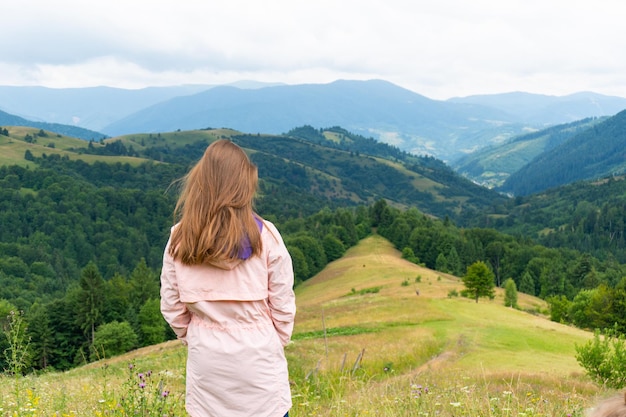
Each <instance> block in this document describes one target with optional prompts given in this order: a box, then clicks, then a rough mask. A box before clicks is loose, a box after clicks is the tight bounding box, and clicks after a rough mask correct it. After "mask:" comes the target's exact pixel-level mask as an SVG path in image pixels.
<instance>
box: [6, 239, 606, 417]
mask: <svg viewBox="0 0 626 417" xmlns="http://www.w3.org/2000/svg"><path fill="white" fill-rule="evenodd" d="M462 288H463V285H462V283H461V282H460V280H459V279H458V278H456V277H453V276H449V275H446V274H441V273H437V272H435V271H431V270H428V269H425V268H422V267H420V266H417V265H414V264H411V263H409V262H407V261H405V260H402V259H401V258H400V254H399V253H398V252H397V251H396V250H395V249H393V248H392V247H391V245H390V244H389V243H388V242H387V241H386V240H384V239H382V238H380V237H379V236H371V237H368V238H366V239H364V240H363V241H362V242H360V243H359V245H357V246H356V247H354V248H352V249H351V250H349V251H348V252H347V254H346V255H345V256H344V257H343V258H342V259H340V260H337V261H335V262H333V263H331V264H330V265H328V267H327V268H326V269H325V270H324V271H322V272H321V273H320V274H318V275H317V276H315V277H314V278H312V279H311V280H309V281H307V282H305V283H304V284H303V285H301V286H299V287H298V288H297V290H296V295H297V304H298V314H297V320H296V326H295V332H294V337H293V342H292V344H290V345H289V346H288V347H287V348H286V352H287V357H288V360H289V365H290V374H291V382H292V394H293V401H294V406H293V408H292V410H291V411H290V416H294V417H304V416H307V417H308V416H329V417H331V416H332V417H335V416H390V417H391V416H540V415H541V416H582V415H583V414H584V410H585V409H586V408H588V407H590V406H592V405H593V404H594V403H595V402H596V401H597V400H598V399H599V398H601V397H603V396H605V395H608V394H610V393H609V392H608V391H606V390H604V389H602V388H600V387H598V386H596V385H594V384H593V383H591V382H590V380H589V379H588V378H587V377H586V375H585V374H584V372H583V369H582V368H581V367H580V366H579V365H578V364H577V362H576V360H575V357H574V355H575V345H576V344H582V343H585V342H586V341H587V340H589V339H590V338H591V337H592V335H591V334H590V333H588V332H585V331H582V330H578V329H575V328H572V327H568V326H564V325H561V324H558V323H554V322H551V321H549V320H548V319H547V318H546V317H545V316H544V315H543V314H542V313H544V312H545V310H546V305H545V303H544V302H543V301H541V300H539V299H536V298H534V297H529V296H526V295H524V294H519V304H520V310H516V309H511V308H506V307H504V303H503V294H502V292H501V291H500V290H498V292H497V296H496V298H495V299H494V300H488V299H480V300H479V302H478V303H476V302H474V301H473V300H468V299H466V298H462V297H456V296H451V294H454V292H455V291H456V292H460V290H461V289H462ZM418 292H419V295H418ZM185 358H186V354H185V351H184V349H183V347H182V346H180V344H178V343H177V342H175V341H172V342H168V343H164V344H161V345H157V346H152V347H149V348H144V349H141V350H137V351H134V352H131V353H129V354H127V355H124V356H121V357H117V358H112V359H107V360H103V361H100V362H97V363H93V364H90V365H88V366H85V367H81V368H78V369H74V370H72V371H69V372H64V373H47V374H43V375H39V376H29V377H26V378H19V379H17V380H15V379H11V378H9V377H3V378H1V379H0V404H1V405H2V410H3V411H1V412H0V415H5V416H13V415H33V416H34V415H37V416H90V415H126V414H122V413H120V408H119V407H118V403H119V402H120V399H121V398H126V399H128V398H129V397H132V398H134V399H136V400H137V402H138V404H140V403H141V401H143V403H142V404H144V405H146V404H152V405H150V407H152V409H154V408H155V407H164V406H165V405H167V407H171V410H170V413H171V414H170V415H184V413H183V411H182V410H183V408H182V407H183V394H184V365H185ZM129 364H132V366H133V369H129ZM148 371H149V372H150V375H151V378H152V379H151V381H149V382H150V383H151V384H152V385H148V387H146V389H144V390H143V391H141V390H137V388H136V387H137V383H138V381H137V378H138V377H137V373H138V372H141V373H144V374H145V373H146V372H148ZM161 382H162V384H163V385H161V386H159V384H160V383H161ZM148 388H149V389H148ZM164 391H167V398H165V397H163V392H164ZM18 408H19V409H21V410H22V411H21V412H20V413H18V414H15V410H16V409H18ZM140 415H157V414H156V413H154V414H151V413H143V414H140Z"/></svg>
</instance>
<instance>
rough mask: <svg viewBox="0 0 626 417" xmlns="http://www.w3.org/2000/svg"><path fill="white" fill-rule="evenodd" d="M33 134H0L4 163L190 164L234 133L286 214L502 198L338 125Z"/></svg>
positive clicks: (429, 209) (456, 209)
mask: <svg viewBox="0 0 626 417" xmlns="http://www.w3.org/2000/svg"><path fill="white" fill-rule="evenodd" d="M28 132H30V134H31V135H34V136H36V134H37V130H34V129H31V130H28V128H9V137H5V136H0V148H2V150H3V155H6V156H5V157H4V160H0V163H5V164H19V165H32V162H31V161H29V160H26V159H24V155H25V153H26V151H29V152H30V154H31V155H32V156H34V157H40V156H41V155H43V154H47V155H50V154H55V155H58V156H59V157H61V158H63V157H67V158H68V159H70V160H77V159H80V160H84V161H86V162H93V161H95V160H98V159H101V160H103V161H111V162H114V163H115V162H122V163H123V162H128V163H130V164H131V165H138V164H140V163H142V162H149V161H157V162H166V163H171V164H174V165H177V166H180V165H182V166H187V165H188V164H191V163H193V162H194V161H196V160H197V159H199V158H200V156H201V155H202V153H203V152H204V149H205V148H206V146H207V145H208V143H209V142H210V141H213V140H215V139H217V138H230V139H232V140H233V141H234V142H236V143H238V144H239V145H240V146H242V147H244V148H245V149H247V150H248V151H249V152H250V153H251V158H252V160H253V161H254V162H255V163H256V164H257V165H258V166H259V174H260V178H261V180H262V184H261V185H262V189H261V191H262V194H263V195H265V196H268V197H267V198H265V197H263V198H261V200H260V204H280V205H281V208H280V210H275V211H276V212H282V213H285V215H286V214H288V213H298V212H302V211H303V210H304V211H305V213H309V214H310V213H312V212H315V211H317V210H319V209H321V208H323V207H324V206H329V207H337V206H341V205H352V206H353V205H358V204H366V205H367V204H371V203H373V202H374V201H376V200H378V199H381V198H384V199H387V200H388V201H389V202H390V203H392V204H393V205H396V206H398V207H411V206H413V207H417V208H419V209H420V210H422V211H424V212H425V213H429V214H431V215H433V216H438V217H442V218H443V217H446V216H448V217H449V218H451V219H454V220H458V221H461V219H462V218H463V217H464V216H466V213H469V212H475V211H482V210H484V209H485V207H489V206H490V205H491V204H494V202H497V201H503V200H505V197H503V196H501V195H499V194H498V193H496V192H494V191H491V190H487V189H485V188H484V187H480V186H478V185H476V184H474V183H472V182H471V181H469V180H467V179H465V178H463V177H461V176H460V175H458V174H456V173H454V171H452V170H451V169H450V168H448V167H447V166H446V165H444V164H443V163H442V162H441V161H438V160H436V159H434V158H428V157H417V156H414V155H410V154H408V153H406V152H402V151H400V150H398V149H397V148H393V147H391V146H389V145H386V144H381V143H378V142H376V141H374V140H372V139H366V138H364V137H361V136H359V135H354V134H351V133H350V132H348V131H346V130H344V129H340V128H333V129H328V130H321V131H320V130H316V129H313V128H311V127H304V128H300V129H294V130H293V131H292V132H291V134H288V135H267V134H263V135H260V134H259V135H256V134H255V135H251V134H244V133H241V132H238V131H233V130H227V129H213V130H198V131H180V132H170V133H163V134H156V135H154V134H136V135H126V136H121V137H116V138H110V139H107V140H105V141H103V142H102V143H91V144H89V143H87V142H85V141H79V140H74V141H72V140H71V139H70V138H58V137H56V136H54V135H49V136H48V137H45V138H40V139H38V140H37V141H35V143H28V142H26V141H24V137H25V135H26V134H28ZM173 179H174V178H172V180H173ZM277 195H278V196H287V195H289V196H291V197H290V198H286V197H285V198H282V199H281V198H279V197H276V196H277ZM269 196H274V197H271V198H270V197H269ZM277 200H280V202H278V201H277Z"/></svg>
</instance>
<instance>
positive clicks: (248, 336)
mask: <svg viewBox="0 0 626 417" xmlns="http://www.w3.org/2000/svg"><path fill="white" fill-rule="evenodd" d="M257 182H258V173H257V168H256V166H255V165H253V164H252V163H251V162H250V160H249V159H248V156H247V155H246V154H245V152H244V151H243V150H242V149H241V148H240V147H238V146H237V145H235V144H234V143H232V142H230V141H228V140H218V141H216V142H214V143H212V144H211V145H210V146H209V147H208V148H207V150H206V151H205V153H204V156H203V157H202V158H201V159H200V161H199V162H198V163H197V164H196V165H195V166H194V167H193V168H192V169H191V170H190V172H189V173H188V174H187V176H186V177H185V178H184V179H183V187H182V190H181V195H180V198H179V200H178V203H177V205H176V209H175V211H174V212H175V217H176V218H177V219H179V220H178V223H177V224H176V225H174V227H172V229H171V233H170V238H169V241H168V242H167V245H166V248H165V253H164V255H163V269H162V272H161V312H162V313H163V317H165V320H166V321H167V322H168V323H169V325H170V326H171V328H172V329H173V330H174V332H175V333H176V335H177V336H178V338H179V339H180V340H182V342H183V343H184V344H186V345H187V352H188V357H187V381H186V385H187V389H186V390H187V394H186V409H187V412H188V413H189V414H190V415H191V416H193V417H209V416H210V417H238V416H240V417H251V416H254V417H264V416H266V417H283V416H287V415H288V410H289V409H290V408H291V392H290V388H289V377H288V371H287V361H286V359H285V354H284V349H283V348H284V346H285V345H286V344H287V343H288V342H289V339H290V337H291V332H292V330H293V323H294V318H295V310H296V306H295V296H294V292H293V267H292V263H291V257H290V256H289V253H288V252H287V249H286V247H285V244H284V243H283V240H282V238H281V236H280V234H279V232H278V230H277V229H276V227H275V226H274V225H273V224H272V223H270V222H268V221H267V220H263V219H261V218H260V217H259V216H258V215H257V214H256V213H254V211H253V208H252V203H253V198H254V195H255V193H256V188H257ZM286 413H287V414H286Z"/></svg>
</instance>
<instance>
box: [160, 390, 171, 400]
mask: <svg viewBox="0 0 626 417" xmlns="http://www.w3.org/2000/svg"><path fill="white" fill-rule="evenodd" d="M168 395H170V392H169V391H163V392H162V393H161V396H162V397H163V398H165V397H167V396H168Z"/></svg>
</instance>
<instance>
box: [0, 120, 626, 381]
mask: <svg viewBox="0 0 626 417" xmlns="http://www.w3.org/2000/svg"><path fill="white" fill-rule="evenodd" d="M292 133H296V132H292ZM335 133H336V134H337V135H339V136H338V137H341V135H342V134H343V132H342V131H341V129H336V131H335ZM299 134H300V135H301V136H305V135H308V136H309V140H313V139H314V140H318V141H319V143H320V145H321V144H323V143H324V142H323V141H322V139H321V138H320V137H319V136H316V135H317V133H316V132H315V131H311V130H310V129H304V134H303V131H300V133H299ZM316 138H317V139H316ZM346 138H348V137H347V136H345V137H344V140H343V141H342V140H338V141H337V142H335V147H344V148H345V150H349V151H350V152H352V153H353V156H352V158H354V161H353V162H352V163H351V164H348V165H346V166H345V167H344V171H343V172H341V171H339V168H337V165H333V164H330V165H329V168H328V169H329V170H337V171H336V172H335V175H336V178H341V181H345V182H353V183H358V182H359V181H360V180H361V185H360V186H361V188H359V187H355V188H353V189H354V190H357V191H358V190H359V189H362V190H363V193H366V194H367V196H368V198H370V200H371V199H372V196H374V197H376V196H378V197H376V199H375V200H373V201H372V202H371V203H363V201H362V200H356V201H355V200H353V199H351V198H348V196H347V195H346V197H345V198H338V197H337V195H334V194H332V193H327V194H324V193H320V192H317V193H315V192H312V191H311V192H306V190H310V189H313V188H316V187H320V184H321V186H325V187H327V189H331V188H332V187H333V181H334V180H330V179H324V178H322V177H323V176H321V175H320V174H319V172H317V173H316V172H312V171H311V170H310V169H307V168H305V167H303V165H302V164H299V163H296V162H295V161H298V160H299V159H305V158H310V157H311V156H310V155H305V154H299V152H300V150H299V149H297V148H294V147H293V146H292V147H289V143H290V142H288V140H287V139H285V142H284V144H282V145H281V144H280V143H279V142H273V144H274V145H275V146H277V147H280V146H282V147H284V151H283V153H282V154H281V155H282V156H281V157H280V158H279V157H276V156H272V154H270V153H269V152H258V151H257V152H254V153H252V154H251V158H252V159H253V161H254V162H255V163H257V164H258V165H259V171H260V176H261V179H260V186H259V196H258V200H257V202H256V210H257V211H258V213H259V214H260V215H261V216H263V217H265V218H266V219H268V220H270V221H272V222H274V223H275V224H276V225H277V227H278V228H279V230H280V231H281V233H282V234H283V236H284V239H285V242H286V244H287V247H288V249H289V252H290V254H291V256H292V258H293V261H294V269H295V274H296V285H297V284H299V283H301V282H303V281H305V280H307V279H309V278H310V277H312V276H313V275H315V274H316V273H317V272H319V271H320V270H322V269H323V268H324V266H325V265H326V264H327V263H328V262H331V261H333V260H335V259H337V258H339V257H341V256H342V255H343V254H344V253H345V251H346V250H347V249H348V248H350V247H351V246H352V245H354V244H356V243H357V242H358V241H359V239H362V238H363V237H365V236H367V235H368V234H370V233H378V234H380V235H381V236H383V237H385V238H387V239H388V240H389V241H391V242H392V243H393V244H394V246H395V247H396V248H397V249H398V250H400V251H401V252H402V255H403V257H405V258H406V259H408V260H410V261H412V262H415V263H420V264H423V265H425V266H427V267H429V268H432V269H435V270H438V271H441V272H444V273H451V274H454V275H457V276H459V277H461V276H463V275H464V273H465V271H466V270H467V267H468V266H470V265H471V264H473V263H475V262H476V261H483V262H484V263H485V264H486V265H488V266H489V268H491V270H492V271H493V273H494V276H495V281H496V282H495V284H496V285H497V286H502V285H503V283H504V282H505V281H506V280H507V279H508V278H511V279H512V280H513V281H514V282H515V283H516V285H517V289H518V290H519V291H521V292H525V293H528V294H532V295H536V296H538V297H541V298H543V299H545V300H547V301H548V303H549V305H550V311H549V314H550V315H551V318H552V319H553V320H556V321H562V322H568V323H573V324H575V325H577V326H580V327H583V328H589V329H594V328H606V327H617V328H618V329H619V331H621V332H624V331H626V302H625V301H624V300H626V294H625V291H626V289H625V287H626V279H625V277H626V274H625V269H624V268H625V267H624V260H623V259H621V258H620V255H619V254H620V253H621V252H623V250H622V249H623V246H620V245H622V244H623V240H624V237H623V232H624V219H625V218H626V212H625V210H626V205H625V204H621V205H616V204H615V203H616V202H618V201H621V200H619V199H620V198H621V197H617V196H616V195H615V194H614V192H615V191H616V189H615V188H611V187H623V184H624V183H626V181H617V180H612V181H607V182H605V183H602V184H593V185H583V184H577V185H573V186H572V187H573V188H572V189H570V190H569V192H567V189H565V190H564V191H561V192H562V194H560V195H557V194H554V195H547V197H546V196H544V197H542V198H540V197H533V196H530V197H524V198H519V199H511V200H510V201H506V200H505V199H502V200H501V201H500V202H498V203H497V204H490V205H489V204H486V203H485V204H484V205H483V207H484V208H485V209H484V210H482V211H481V210H478V209H476V210H474V211H473V212H471V213H473V215H471V216H470V215H469V214H466V215H465V217H463V216H459V217H457V218H456V220H454V217H453V216H454V211H449V213H450V214H451V216H447V215H443V216H439V217H435V216H433V215H432V213H429V212H427V211H424V210H422V209H418V208H416V207H414V206H411V205H401V204H397V203H393V204H391V203H390V202H389V200H388V199H386V198H381V197H380V196H381V195H385V194H386V193H387V194H393V193H396V194H400V196H401V195H402V192H403V191H406V189H407V187H406V186H404V187H402V186H401V185H398V184H395V183H394V181H395V180H398V178H399V177H397V176H396V175H397V174H396V173H393V175H392V173H391V171H390V172H389V175H388V176H389V177H390V178H387V179H384V180H382V181H381V182H377V183H375V185H376V186H377V187H383V188H384V187H389V189H383V190H382V191H381V192H380V193H378V194H376V193H373V191H372V190H373V189H375V188H370V187H369V186H368V187H363V184H364V183H365V184H367V182H364V181H371V180H368V178H369V176H368V175H367V174H366V173H364V172H363V171H362V170H360V168H359V167H360V166H361V165H360V163H362V160H366V161H367V160H369V159H370V158H371V156H367V154H366V152H365V151H363V149H361V148H359V147H358V145H357V144H355V143H354V142H350V141H347V140H346ZM300 139H301V140H304V139H302V138H300ZM236 140H238V143H240V144H242V146H245V145H246V143H247V142H246V141H252V140H253V138H252V136H236ZM122 145H123V144H120V145H110V146H109V147H108V148H107V147H98V146H94V144H90V146H89V147H85V149H86V150H85V152H87V153H89V152H91V153H98V152H101V153H109V154H115V153H116V152H117V153H129V146H126V145H124V146H122ZM370 145H371V146H372V147H374V148H375V147H376V145H375V144H370ZM255 146H257V149H258V148H259V146H261V145H259V144H257V145H255ZM205 147H206V142H204V143H200V142H194V143H192V144H189V145H186V146H184V147H182V146H181V147H180V148H171V147H168V146H167V145H166V144H163V146H162V147H160V148H159V147H154V148H151V147H145V148H142V147H141V145H138V146H137V148H136V149H133V150H132V152H137V153H138V154H139V153H143V154H144V155H147V154H150V153H152V154H153V155H154V156H155V158H156V159H155V160H153V161H147V162H143V163H139V164H135V165H130V164H128V163H119V162H116V163H106V162H103V161H96V162H93V163H87V162H84V161H82V160H80V159H70V158H68V157H64V156H59V155H57V154H50V155H45V154H43V155H41V156H35V155H34V154H33V153H30V154H25V155H24V156H25V157H28V158H29V160H30V161H31V162H34V163H35V164H36V165H35V168H31V167H28V166H27V167H24V166H20V165H4V166H1V167H0V224H2V228H1V229H0V321H3V325H6V323H7V320H8V318H7V317H8V316H9V315H10V314H11V312H19V313H18V314H22V315H23V317H24V320H25V322H26V323H27V325H28V326H27V330H26V332H27V336H28V338H29V340H30V345H29V346H30V361H29V370H31V371H36V370H41V369H57V370H64V369H69V368H72V367H75V366H78V365H80V364H83V363H85V362H89V361H92V360H95V359H97V358H100V357H103V356H107V357H108V356H111V355H114V354H118V353H122V352H125V351H128V350H130V349H133V348H136V347H139V346H147V345H151V344H155V343H159V342H162V341H165V340H167V339H170V338H172V337H173V334H172V333H171V332H170V331H169V329H168V327H167V326H166V325H165V322H164V321H163V319H162V318H161V316H160V312H159V306H158V298H159V272H160V265H161V261H162V255H163V253H162V251H163V248H164V245H165V242H166V240H167V237H168V233H169V228H170V227H171V226H172V224H173V222H174V219H173V214H172V212H173V208H174V204H175V200H176V197H177V189H176V180H177V179H179V178H180V177H182V176H183V175H184V174H185V172H186V170H187V169H188V167H189V164H190V163H192V162H193V161H194V160H196V159H197V158H198V157H199V154H200V152H202V151H203V150H204V148H205ZM349 148H351V149H349ZM325 149H326V148H325V147H323V146H322V147H321V149H319V150H317V151H316V154H315V156H317V157H320V158H321V157H324V156H325V155H326V156H327V157H328V158H329V159H332V158H333V155H332V154H330V153H328V154H326V153H325V152H326V151H325ZM385 149H386V148H385ZM268 151H269V150H268ZM369 152H373V151H372V149H370V150H369ZM287 155H288V156H290V157H291V158H293V159H289V160H288V161H287V162H285V160H284V158H285V157H286V156H287ZM385 156H386V157H389V158H392V159H398V160H402V158H405V159H404V160H403V162H404V163H405V164H406V166H408V167H413V168H412V169H415V170H423V171H427V170H428V169H433V167H436V165H437V161H431V162H430V163H431V166H430V167H428V164H424V163H423V162H421V161H419V162H420V163H419V164H418V163H417V162H418V161H411V160H410V157H408V156H403V155H402V154H395V155H393V154H392V155H385ZM377 157H382V156H377ZM166 160H167V161H168V162H164V161H166ZM280 161H282V162H280ZM318 162H319V163H321V164H324V163H326V162H325V161H324V160H322V161H318ZM426 162H428V160H426ZM364 163H366V162H364ZM439 172H442V173H443V174H441V176H445V175H450V176H451V177H452V176H453V174H452V173H449V174H445V173H446V172H448V171H446V170H443V171H439ZM321 180H324V181H327V182H326V183H325V182H320V181H321ZM381 184H382V185H381ZM459 184H462V182H461V181H459ZM371 185H372V186H373V185H374V183H371ZM394 187H395V188H394ZM589 187H595V188H593V190H594V192H596V193H597V195H596V196H595V197H596V198H595V200H592V199H593V197H594V194H593V193H590V192H589ZM604 187H608V188H604ZM390 190H391V191H390ZM585 190H586V191H585ZM607 193H608V196H607ZM485 195H487V194H485ZM576 195H579V199H578V200H576V201H577V202H576V203H575V204H574V205H573V207H574V208H573V209H571V210H569V211H567V210H563V211H562V212H561V211H559V210H561V209H562V208H563V207H566V206H567V204H568V203H570V204H571V203H572V201H574V200H572V198H573V196H576ZM621 195H624V193H621ZM535 198H536V200H535ZM548 199H550V201H551V202H552V204H548V203H547V202H546V201H547V200H548ZM615 199H617V200H615ZM477 200H478V201H480V198H479V197H478V194H477ZM364 201H367V200H364ZM540 203H541V204H543V205H540ZM561 205H562V206H563V207H561ZM433 207H439V209H442V207H445V206H441V205H439V206H433ZM557 211H558V212H559V213H561V214H560V217H559V218H558V219H554V217H555V216H554V213H556V212H557ZM468 213H469V212H468ZM522 214H524V215H523V216H522ZM455 221H456V222H458V223H459V225H457V224H456V223H455ZM464 221H467V223H463V222H464ZM551 221H553V222H554V224H552V223H550V222H551ZM471 222H474V224H472V223H471ZM620 222H621V223H620ZM563 225H566V227H563ZM607 227H608V229H607ZM546 228H550V230H551V233H546V232H545V230H544V229H546ZM539 231H543V232H544V233H543V234H541V233H539ZM607 234H608V236H610V238H609V241H608V243H607V238H606V236H607ZM581 242H585V244H586V246H581ZM538 313H539V312H538ZM7 343H8V341H7V340H6V339H5V338H2V337H1V336H0V351H4V350H5V349H6V344H7ZM4 360H5V358H0V366H3V367H4V365H5V363H4V362H3V361H4Z"/></svg>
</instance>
